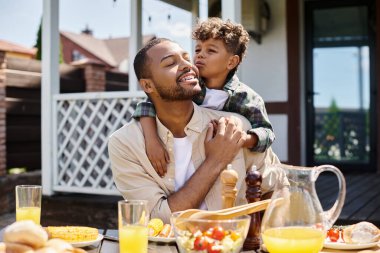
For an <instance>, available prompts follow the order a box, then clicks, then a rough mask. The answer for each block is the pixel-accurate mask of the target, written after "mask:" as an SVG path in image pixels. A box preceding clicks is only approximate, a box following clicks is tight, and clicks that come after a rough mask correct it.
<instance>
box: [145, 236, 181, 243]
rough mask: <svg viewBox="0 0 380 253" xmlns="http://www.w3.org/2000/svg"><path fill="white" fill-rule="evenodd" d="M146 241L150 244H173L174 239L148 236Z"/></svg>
mask: <svg viewBox="0 0 380 253" xmlns="http://www.w3.org/2000/svg"><path fill="white" fill-rule="evenodd" d="M148 239H149V241H151V242H163V243H171V242H175V237H159V236H149V237H148Z"/></svg>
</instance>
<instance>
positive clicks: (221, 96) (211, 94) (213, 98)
mask: <svg viewBox="0 0 380 253" xmlns="http://www.w3.org/2000/svg"><path fill="white" fill-rule="evenodd" d="M227 99H228V93H227V91H224V90H215V89H208V88H206V95H205V99H204V100H203V103H202V104H201V105H200V106H202V107H205V108H210V109H214V110H218V111H221V110H222V109H223V106H224V104H225V103H226V101H227Z"/></svg>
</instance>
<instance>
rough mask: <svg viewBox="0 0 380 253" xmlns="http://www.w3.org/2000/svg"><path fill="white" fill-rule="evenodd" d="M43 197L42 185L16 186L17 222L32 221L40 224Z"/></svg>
mask: <svg viewBox="0 0 380 253" xmlns="http://www.w3.org/2000/svg"><path fill="white" fill-rule="evenodd" d="M41 195H42V186H40V185H17V186H16V221H21V220H32V221H33V222H34V223H36V224H40V221H41Z"/></svg>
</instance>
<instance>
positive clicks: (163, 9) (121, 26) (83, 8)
mask: <svg viewBox="0 0 380 253" xmlns="http://www.w3.org/2000/svg"><path fill="white" fill-rule="evenodd" d="M59 2H60V19H59V26H60V30H65V31H71V32H77V33H80V32H81V31H82V30H83V29H84V28H85V27H86V25H88V26H89V28H90V29H92V30H93V31H94V36H95V37H97V38H109V37H114V38H115V37H127V36H129V34H130V22H129V13H130V8H129V7H130V1H129V0H117V1H116V2H114V0H61V1H59ZM168 15H170V17H171V18H170V20H168V18H167V17H168ZM41 16H42V0H0V39H3V40H8V41H11V42H14V43H18V44H21V45H23V46H27V47H32V46H33V45H34V44H35V41H36V37H37V31H38V27H39V24H40V20H41ZM148 16H150V17H151V22H149V21H148ZM143 34H155V35H156V36H159V37H168V38H171V39H173V40H175V41H177V42H178V43H180V44H181V45H182V47H184V48H185V49H186V50H188V51H191V37H190V34H191V13H189V12H187V11H184V10H182V9H179V8H176V7H174V6H171V5H168V4H165V3H163V2H161V1H158V0H143Z"/></svg>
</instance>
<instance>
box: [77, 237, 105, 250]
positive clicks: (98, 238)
mask: <svg viewBox="0 0 380 253" xmlns="http://www.w3.org/2000/svg"><path fill="white" fill-rule="evenodd" d="M102 239H103V235H101V234H98V237H97V238H96V239H95V240H92V241H83V242H72V243H70V244H71V245H73V247H76V248H82V247H86V246H90V245H93V244H96V243H99V242H100V241H101V240H102Z"/></svg>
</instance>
